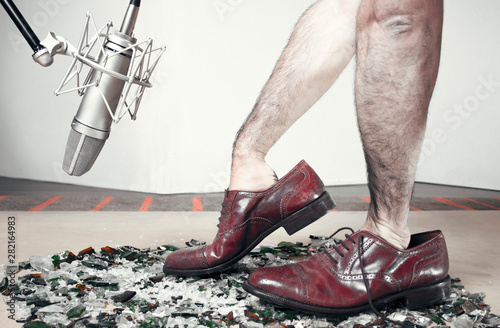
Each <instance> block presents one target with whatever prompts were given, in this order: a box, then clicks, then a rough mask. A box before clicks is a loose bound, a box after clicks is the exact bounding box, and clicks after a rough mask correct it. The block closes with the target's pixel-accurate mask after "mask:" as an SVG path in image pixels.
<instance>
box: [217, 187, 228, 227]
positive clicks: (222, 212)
mask: <svg viewBox="0 0 500 328" xmlns="http://www.w3.org/2000/svg"><path fill="white" fill-rule="evenodd" d="M227 203H228V199H227V194H226V195H224V200H223V201H222V203H221V204H220V205H221V210H220V216H219V223H218V224H217V228H218V227H219V225H220V223H221V221H222V218H224V217H225V216H226V213H227V208H226V207H227Z"/></svg>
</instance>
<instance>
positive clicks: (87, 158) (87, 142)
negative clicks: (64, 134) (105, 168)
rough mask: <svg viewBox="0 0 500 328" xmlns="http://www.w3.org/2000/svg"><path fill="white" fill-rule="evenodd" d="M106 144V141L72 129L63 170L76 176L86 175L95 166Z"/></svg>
mask: <svg viewBox="0 0 500 328" xmlns="http://www.w3.org/2000/svg"><path fill="white" fill-rule="evenodd" d="M105 142H106V140H101V139H96V138H92V137H89V136H87V135H85V134H82V133H80V132H77V131H75V130H74V129H70V132H69V137H68V143H67V144H66V151H65V153H64V161H63V170H64V171H66V173H68V174H69V175H74V176H81V175H83V174H85V173H86V172H88V171H89V170H90V169H91V168H92V165H94V162H95V160H96V159H97V156H99V153H100V152H101V149H102V147H104V143H105Z"/></svg>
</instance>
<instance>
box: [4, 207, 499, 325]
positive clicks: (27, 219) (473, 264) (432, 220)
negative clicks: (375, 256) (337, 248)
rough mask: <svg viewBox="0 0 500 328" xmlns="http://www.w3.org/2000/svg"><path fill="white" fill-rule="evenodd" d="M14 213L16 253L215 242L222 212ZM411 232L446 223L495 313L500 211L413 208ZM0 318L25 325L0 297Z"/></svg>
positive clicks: (325, 222)
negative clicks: (12, 315)
mask: <svg viewBox="0 0 500 328" xmlns="http://www.w3.org/2000/svg"><path fill="white" fill-rule="evenodd" d="M365 215H366V213H365V212H360V211H345V212H343V211H341V212H331V213H329V214H327V215H326V216H325V217H323V218H322V219H320V220H318V221H317V222H315V223H313V224H312V225H310V226H309V227H307V228H305V229H303V230H301V231H299V232H298V233H296V234H295V235H293V236H288V235H287V234H286V233H285V231H284V230H282V229H280V230H279V231H276V232H275V233H274V234H272V235H270V236H269V237H268V238H267V239H266V240H264V242H263V243H264V244H271V245H275V244H277V243H278V242H280V241H283V240H287V241H293V242H295V241H303V242H307V241H308V236H309V235H310V234H318V235H326V234H328V232H330V231H331V232H333V231H335V230H336V229H337V228H339V227H343V226H350V227H352V228H354V229H357V228H359V227H360V226H361V225H362V223H363V221H364V218H365ZM9 216H14V217H15V218H16V249H17V260H18V261H25V260H28V259H29V257H30V256H32V255H40V256H43V255H49V254H55V253H58V252H61V251H64V250H71V251H73V252H78V251H80V250H82V249H84V248H86V247H88V246H93V247H94V248H100V247H103V246H108V245H109V246H119V245H132V246H136V247H155V246H158V245H164V244H177V245H183V244H184V242H185V241H188V240H190V239H192V238H194V239H198V240H204V241H208V242H210V241H211V240H212V239H213V236H214V234H215V232H216V229H217V227H216V226H217V219H218V217H219V213H218V212H214V211H205V212H192V211H186V212H182V211H177V212H130V211H126V212H75V211H72V212H64V211H55V212H52V211H47V212H43V211H42V212H25V211H23V212H0V226H1V227H2V230H3V229H4V228H3V227H7V220H8V217H9ZM410 227H411V229H412V231H413V232H421V231H427V230H432V229H436V228H439V229H441V230H443V232H444V234H445V238H446V240H447V244H448V250H449V255H450V262H451V263H450V276H451V277H459V278H460V279H461V280H462V284H463V285H464V286H465V287H466V289H467V290H469V291H470V292H485V293H486V299H485V302H486V303H487V304H490V305H491V310H492V313H495V314H497V315H498V314H500V288H499V284H500V279H499V278H498V275H499V272H500V261H499V259H500V241H499V238H498V236H499V235H500V211H421V212H411V213H410ZM6 245H7V240H6V235H5V234H4V233H2V234H1V236H0V262H1V263H6V259H7V246H6ZM0 313H1V314H2V315H0V326H1V327H21V326H22V325H21V324H15V323H13V322H12V321H11V320H8V319H7V315H3V314H5V313H6V305H5V303H4V302H0Z"/></svg>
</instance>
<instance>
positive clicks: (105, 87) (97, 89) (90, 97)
mask: <svg viewBox="0 0 500 328" xmlns="http://www.w3.org/2000/svg"><path fill="white" fill-rule="evenodd" d="M138 9H139V7H138V6H136V5H135V3H134V1H131V4H130V5H129V9H128V10H127V13H126V14H125V18H124V21H123V24H122V30H121V31H120V32H114V33H112V34H110V35H108V38H107V41H106V43H105V44H104V52H100V55H99V58H97V61H98V63H99V64H100V65H102V66H104V67H106V69H109V70H111V71H113V72H117V73H119V74H123V75H127V73H128V69H129V66H130V61H131V58H132V55H133V51H132V50H131V49H128V50H127V51H124V49H125V48H128V47H129V46H130V45H133V44H135V43H136V41H137V40H136V39H135V38H133V37H132V36H131V34H132V31H133V27H134V24H135V20H136V18H137V13H138ZM125 33H127V34H125ZM117 52H121V53H119V54H118V55H116V53H117ZM113 54H114V56H109V55H113ZM89 78H90V81H89V83H90V84H91V85H92V84H94V86H92V87H88V88H86V89H85V94H84V96H83V99H82V102H81V103H80V107H79V108H78V112H77V113H76V115H75V117H74V119H73V122H72V123H71V130H70V134H69V137H68V142H67V144H66V151H65V154H64V161H63V170H64V171H66V172H67V173H68V174H69V175H74V176H81V175H83V174H85V173H86V172H88V171H89V170H90V169H91V168H92V165H93V164H94V162H95V160H96V159H97V157H98V155H99V154H100V152H101V150H102V148H103V147H104V144H105V142H106V140H107V139H108V137H109V134H110V132H111V124H112V122H113V118H112V114H113V115H114V113H115V111H116V108H117V106H118V103H119V101H120V96H121V94H122V91H123V87H124V85H125V81H123V80H121V79H118V78H116V77H113V76H111V75H109V74H106V73H103V72H100V71H97V70H95V69H94V70H93V71H92V72H91V73H90V76H89V77H88V78H87V79H89ZM108 106H109V107H108ZM110 112H111V113H112V114H111V113H110Z"/></svg>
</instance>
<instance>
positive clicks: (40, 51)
mask: <svg viewBox="0 0 500 328" xmlns="http://www.w3.org/2000/svg"><path fill="white" fill-rule="evenodd" d="M0 3H2V6H3V7H4V9H5V11H6V12H7V14H9V16H10V18H11V19H12V21H13V22H14V24H16V26H17V28H18V29H19V31H20V32H21V34H22V35H23V36H24V38H25V39H26V42H28V44H29V45H30V47H31V49H33V52H34V53H33V59H34V60H35V61H36V62H37V63H39V64H40V65H42V66H44V67H47V66H50V65H51V64H52V63H53V62H54V60H53V58H52V56H51V55H50V54H49V51H48V50H47V48H46V47H45V46H43V45H42V44H41V43H40V40H39V39H38V37H37V36H36V34H35V32H33V30H32V29H31V27H30V25H29V24H28V22H26V20H25V19H24V17H23V15H22V14H21V12H20V11H19V9H17V7H16V5H15V4H14V2H12V0H0Z"/></svg>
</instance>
